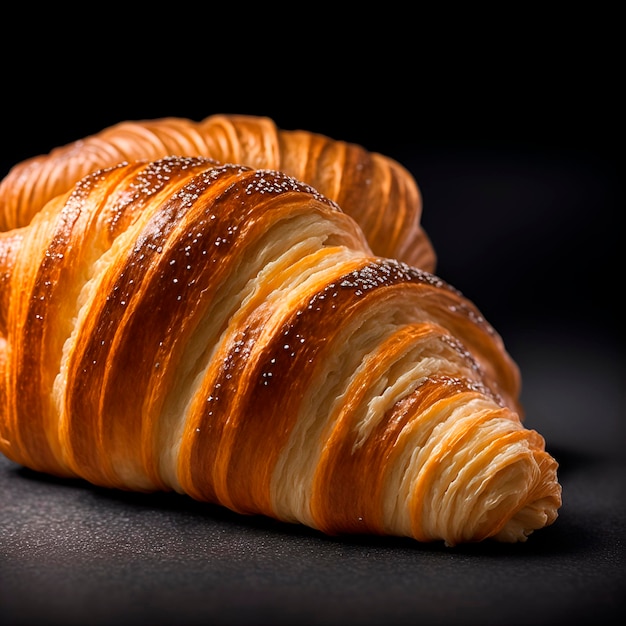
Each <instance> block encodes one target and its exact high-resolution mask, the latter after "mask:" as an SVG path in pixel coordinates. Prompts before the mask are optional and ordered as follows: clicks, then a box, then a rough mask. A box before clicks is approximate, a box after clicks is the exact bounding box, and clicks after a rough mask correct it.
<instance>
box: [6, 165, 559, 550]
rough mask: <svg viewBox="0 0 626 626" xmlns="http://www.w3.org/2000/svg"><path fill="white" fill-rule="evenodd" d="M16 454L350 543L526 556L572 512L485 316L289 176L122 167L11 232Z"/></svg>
mask: <svg viewBox="0 0 626 626" xmlns="http://www.w3.org/2000/svg"><path fill="white" fill-rule="evenodd" d="M0 277H1V281H2V284H1V291H0V411H1V414H0V451H1V452H2V453H4V454H5V455H6V456H7V457H8V458H10V459H12V460H13V461H15V462H16V463H19V464H22V465H24V466H27V467H30V468H33V469H34V470H37V471H41V472H49V473H52V474H55V475H59V476H68V477H72V476H74V477H81V478H84V479H86V480H87V481H90V482H91V483H94V484H96V485H101V486H106V487H112V488H119V489H128V490H139V491H151V490H175V491H177V492H180V493H185V494H188V495H189V496H191V497H193V498H196V499H198V500H200V501H206V502H213V503H219V504H221V505H224V506H225V507H228V508H230V509H232V510H234V511H238V512H241V513H244V514H262V515H266V516H270V517H273V518H275V519H278V520H283V521H286V522H297V523H302V524H306V525H308V526H310V527H312V528H315V529H319V530H321V531H323V532H325V533H329V534H343V533H369V534H380V535H395V536H407V537H413V538H415V539H417V540H419V541H436V540H442V541H444V542H445V543H446V544H448V545H451V546H452V545H455V544H458V543H460V542H474V541H480V540H483V539H486V538H493V539H495V540H498V541H505V542H517V541H524V540H525V539H526V538H527V536H528V535H529V534H530V533H531V532H533V531H534V530H536V529H539V528H542V527H545V526H547V525H549V524H552V523H553V522H554V520H555V519H556V517H557V514H558V509H559V507H560V505H561V488H560V485H559V483H558V480H557V474H556V470H557V463H556V461H555V460H554V458H552V456H550V455H549V454H548V453H547V452H546V451H545V446H544V440H543V438H542V437H541V436H540V435H539V434H538V433H537V432H535V431H533V430H530V429H527V428H525V427H524V426H523V424H522V422H521V420H520V417H519V410H520V406H519V402H518V396H519V386H520V376H519V372H518V368H517V366H516V365H515V363H514V362H513V360H512V359H511V357H510V356H509V354H508V353H507V351H506V350H505V348H504V345H503V342H502V340H501V337H500V336H499V335H498V334H497V333H496V332H495V330H494V329H493V328H492V327H491V326H490V325H489V324H488V322H487V321H486V320H485V319H483V317H482V316H481V314H480V312H479V310H478V309H477V308H476V307H475V306H474V305H473V304H472V303H471V302H470V301H468V300H467V299H465V298H464V297H463V296H462V295H461V294H460V293H459V292H458V291H457V290H455V289H454V288H453V287H451V286H450V285H448V284H446V283H445V282H444V281H442V280H441V279H439V278H438V277H436V276H435V275H433V274H430V273H427V272H425V271H423V270H420V269H417V268H414V267H411V266H409V265H407V264H404V263H402V262H400V261H397V260H392V259H388V258H382V257H380V256H376V255H374V254H373V253H372V251H371V249H370V247H369V245H368V242H367V240H366V238H365V236H364V235H363V232H362V230H361V229H360V228H359V227H358V225H357V223H356V222H355V220H354V219H352V218H351V217H350V216H349V215H347V214H346V213H344V212H343V211H341V210H340V209H339V207H338V206H337V205H336V203H334V202H333V201H331V200H329V199H327V198H326V197H325V196H324V195H322V194H321V193H319V192H318V191H317V190H315V189H314V188H312V187H310V186H309V185H307V184H305V183H303V182H299V181H297V180H296V179H294V178H292V177H289V176H287V175H286V174H284V173H280V172H277V171H270V170H256V169H252V168H248V167H244V166H238V165H234V164H230V165H229V164H226V165H220V164H217V163H215V162H214V161H212V160H209V159H205V158H199V157H168V158H164V159H160V160H157V161H154V162H133V163H120V164H118V165H117V166H114V167H111V168H107V169H104V170H100V171H97V172H94V173H92V174H90V175H88V176H86V177H85V178H84V179H81V180H80V181H79V182H78V183H77V184H76V185H75V186H74V187H73V189H72V190H70V191H68V192H67V193H64V194H61V195H59V196H57V197H55V198H53V199H52V200H51V201H50V202H49V203H48V204H47V205H46V206H45V207H44V208H43V209H42V210H41V211H39V212H37V213H36V214H35V215H34V217H33V219H32V221H31V222H30V224H29V225H27V226H24V227H22V228H18V229H13V230H10V231H7V232H5V233H2V234H0Z"/></svg>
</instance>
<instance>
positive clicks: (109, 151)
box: [0, 115, 436, 272]
mask: <svg viewBox="0 0 626 626" xmlns="http://www.w3.org/2000/svg"><path fill="white" fill-rule="evenodd" d="M173 155H178V156H206V157H210V158H213V159H215V160H217V161H220V162H222V163H228V162H233V163H237V164H243V165H248V166H250V167H253V168H256V169H263V168H266V169H277V170H280V171H282V172H285V173H286V174H289V175H290V176H293V177H295V178H297V179H298V180H302V181H304V182H306V183H308V184H310V185H311V186H313V187H315V189H317V190H318V191H319V192H320V193H323V194H324V195H326V196H327V197H328V198H330V199H331V200H334V201H336V202H337V203H338V204H339V205H340V206H341V208H342V209H343V210H344V211H345V212H346V213H348V214H350V215H351V216H352V217H353V218H354V219H356V221H357V222H358V224H359V225H360V226H361V229H362V230H363V231H364V232H365V235H366V237H367V238H368V240H369V242H370V245H371V247H372V249H373V250H374V251H375V252H376V254H379V255H381V256H387V257H392V258H397V259H400V260H402V261H405V262H407V263H410V264H412V265H416V266H417V267H420V268H423V269H425V270H427V271H431V272H432V271H434V268H435V262H436V257H435V253H434V250H433V247H432V245H431V242H430V240H429V238H428V236H427V235H426V233H425V232H424V230H423V229H422V227H421V225H420V217H421V213H422V199H421V195H420V192H419V188H418V186H417V184H416V182H415V180H414V178H413V176H412V175H411V174H410V173H409V172H408V170H406V168H404V167H403V166H402V165H400V164H399V163H398V162H397V161H395V160H393V159H390V158H389V157H386V156H383V155H381V154H378V153H375V152H369V151H367V150H365V149H364V148H362V147H361V146H359V145H356V144H353V143H347V142H344V141H335V140H332V139H330V138H329V137H326V136H324V135H321V134H318V133H312V132H308V131H302V130H298V131H287V130H280V129H278V128H277V126H276V124H275V123H274V122H273V121H272V120H271V119H269V118H266V117H257V116H252V115H212V116H209V117H207V118H205V119H204V120H202V121H201V122H194V121H192V120H188V119H184V118H175V117H170V118H162V119H156V120H145V121H126V122H121V123H119V124H116V125H114V126H111V127H109V128H106V129H104V130H102V131H101V132H99V133H97V134H95V135H92V136H89V137H87V138H85V139H81V140H78V141H75V142H73V143H70V144H67V145H65V146H61V147H58V148H55V149H54V150H53V151H52V152H51V153H50V154H47V155H40V156H36V157H33V158H31V159H27V160H25V161H22V162H21V163H18V164H17V165H15V166H14V167H13V168H12V170H11V171H10V172H9V173H8V175H7V176H6V177H5V178H4V180H2V182H0V231H4V230H10V229H12V228H16V227H19V226H25V225H26V224H28V223H29V222H30V220H31V219H32V217H33V215H34V214H35V213H37V212H38V211H39V210H40V209H41V208H42V207H43V206H44V204H45V203H46V202H47V201H48V200H50V199H51V198H53V197H54V196H56V195H58V194H59V193H63V192H65V191H68V190H69V189H70V188H71V187H72V186H73V185H74V184H75V183H76V182H77V181H78V180H79V179H80V178H82V177H83V176H84V175H86V174H88V173H89V172H91V171H94V170H97V169H100V168H103V167H109V166H112V165H116V164H117V163H120V162H122V161H133V160H139V159H142V160H155V159H159V158H162V157H165V156H173Z"/></svg>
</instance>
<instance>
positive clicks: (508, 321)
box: [0, 7, 626, 624]
mask: <svg viewBox="0 0 626 626" xmlns="http://www.w3.org/2000/svg"><path fill="white" fill-rule="evenodd" d="M101 13H102V10H100V11H98V12H97V17H93V18H91V19H90V21H89V25H87V24H83V25H82V26H80V27H76V28H62V29H61V22H64V19H63V18H61V17H59V16H58V15H56V16H41V15H39V21H38V23H39V27H38V29H37V32H28V31H27V29H26V31H25V32H24V35H23V36H22V37H17V38H15V40H14V41H13V43H12V44H11V47H10V48H8V49H7V50H6V51H5V59H6V63H5V71H4V80H3V85H2V91H3V94H2V100H3V105H2V106H3V108H2V114H3V117H4V133H3V138H2V146H1V148H0V166H1V171H0V174H1V175H3V174H5V173H6V172H7V171H8V169H9V168H10V167H11V165H13V164H14V163H16V162H18V161H20V160H21V159H24V158H27V157H29V156H33V155H35V154H40V153H45V152H48V151H49V150H50V149H52V148H53V147H55V146H57V145H62V144H65V143H67V142H69V141H73V140H75V139H79V138H81V137H84V136H86V135H89V134H91V133H95V132H98V131H99V130H101V129H102V128H104V127H106V126H109V125H112V124H114V123H117V122H119V121H123V120H127V119H146V118H155V117H164V116H179V117H188V118H191V119H196V120H199V119H202V118H203V117H205V116H207V115H210V114H213V113H245V114H253V115H266V116H269V117H271V118H273V119H274V120H275V122H276V123H277V125H278V126H279V127H282V128H285V129H296V128H302V129H306V130H310V131H315V132H320V133H323V134H326V135H328V136H330V137H333V138H335V139H343V140H346V141H352V142H355V143H359V144H361V145H363V146H364V147H366V148H368V149H370V150H373V151H377V152H382V153H384V154H387V155H388V156H391V157H393V158H395V159H396V160H398V161H400V162H401V163H403V164H404V165H405V166H406V167H407V168H408V169H409V170H410V171H411V172H412V173H413V174H414V176H415V178H416V180H417V182H418V184H419V186H420V190H421V192H422V196H423V202H424V213H423V219H422V222H423V224H424V226H425V228H426V230H427V232H428V233H429V235H430V237H431V239H432V241H433V244H434V246H435V249H436V251H437V254H438V266H437V273H438V274H439V275H440V276H441V277H442V278H444V279H445V280H447V281H448V282H450V283H452V284H453V285H455V286H456V287H457V288H459V289H461V291H463V292H464V293H465V295H467V296H468V297H469V298H470V299H472V300H473V301H474V302H475V303H476V304H477V305H478V306H479V308H480V309H481V310H482V312H483V314H484V315H485V317H486V318H487V319H488V320H489V321H490V322H491V323H492V324H493V325H494V326H495V328H496V329H497V330H498V331H499V332H500V334H501V335H502V336H503V337H504V340H505V343H506V344H507V346H508V348H509V350H510V351H511V353H512V354H513V356H514V357H515V358H516V360H517V361H518V363H519V364H520V367H521V370H522V376H523V381H524V388H523V400H524V403H525V407H526V412H527V417H526V419H527V424H528V425H529V426H530V427H533V428H536V429H537V430H538V431H539V432H541V433H542V434H543V435H544V436H545V438H546V441H547V447H548V449H549V450H550V451H551V452H552V453H553V454H554V456H555V457H556V458H557V460H559V462H560V464H561V474H560V476H561V482H562V484H563V487H564V506H563V509H562V511H561V515H560V517H559V519H558V520H557V523H556V524H555V525H554V526H553V527H550V528H548V529H544V530H542V531H539V532H537V533H536V534H534V535H533V536H532V537H531V538H530V539H529V541H528V542H527V543H526V544H523V545H518V546H513V547H511V546H500V545H492V544H487V545H479V546H469V547H460V548H458V549H455V550H448V549H445V548H443V547H442V546H419V545H418V546H416V545H414V544H413V543H412V542H405V541H404V540H394V539H392V540H390V541H387V540H380V539H368V538H358V539H348V540H341V539H340V540H338V539H335V538H326V537H322V536H319V535H318V534H317V533H315V532H309V531H308V530H307V529H300V528H291V527H288V528H285V527H283V526H281V525H276V524H273V523H272V522H268V521H267V520H256V519H251V520H249V519H241V518H239V517H237V516H234V515H230V514H229V513H228V512H225V511H221V510H216V509H214V508H211V507H209V508H208V509H207V508H205V507H202V506H198V505H197V504H195V503H191V502H187V501H186V500H185V499H182V501H181V499H180V498H177V497H171V496H132V495H123V494H111V493H106V492H102V491H100V490H94V489H91V488H90V487H89V486H86V485H81V484H78V485H77V484H75V483H65V482H63V481H55V480H49V479H47V478H45V477H41V476H37V475H34V474H32V473H30V472H28V471H25V470H22V469H20V468H17V467H15V466H13V465H12V464H10V463H6V462H5V461H2V463H1V464H0V499H1V500H0V502H1V504H0V621H2V623H6V624H18V623H19V624H21V623H23V624H26V623H28V624H35V623H39V624H53V623H65V624H69V623H84V622H85V621H87V622H89V623H94V624H95V623H102V624H108V623H113V622H115V623H134V624H144V623H155V624H156V623H162V624H170V623H172V624H173V623H181V624H187V623H189V624H191V623H216V624H217V623H224V624H244V623H245V624H247V623H255V624H256V623H292V622H293V621H294V620H295V621H298V622H300V623H319V624H335V623H337V624H339V623H344V624H349V623H350V624H370V623H372V624H374V623H380V622H381V621H382V622H386V623H403V624H405V623H406V624H410V623H415V624H418V623H419V624H474V623H476V624H491V623H493V624H502V623H507V624H573V623H583V624H585V623H592V621H591V620H594V622H593V623H596V620H597V623H603V624H608V623H617V621H619V620H621V618H623V617H624V601H623V593H624V592H625V591H626V585H625V576H624V571H625V570H624V564H625V563H624V541H625V539H626V532H625V527H626V526H625V522H624V515H625V514H626V510H625V497H624V496H625V495H626V494H625V480H624V479H625V466H624V454H623V447H624V443H626V429H625V427H624V419H626V415H625V405H624V391H623V390H624V383H625V382H626V379H625V377H624V373H625V369H624V358H623V357H624V351H623V332H622V321H623V313H622V311H623V304H622V299H623V296H622V287H623V273H622V267H623V252H622V239H623V226H622V224H623V216H624V187H623V171H624V170H623V160H622V156H621V155H622V149H623V141H624V133H623V119H622V117H621V116H622V113H621V112H622V110H623V104H624V102H623V98H622V96H621V93H620V89H619V87H620V84H621V83H622V82H623V67H622V64H621V62H620V60H619V58H620V57H619V54H618V53H619V52H620V51H621V48H622V46H621V45H619V40H618V33H617V28H616V24H617V22H616V19H617V18H616V16H615V15H612V14H610V13H601V12H600V11H599V10H598V11H596V12H594V13H593V14H590V13H589V12H587V13H585V14H582V13H581V14H576V15H571V14H569V15H561V14H560V15H554V16H547V15H545V14H544V13H542V14H540V15H532V16H529V15H525V16H520V15H518V14H512V15H506V16H505V15H501V14H497V15H494V14H489V15H488V14H485V15H472V16H470V15H465V14H459V13H458V10H457V12H456V13H454V12H452V10H450V14H446V15H442V16H438V17H437V19H433V18H427V17H426V16H424V15H421V14H420V15H417V17H416V16H415V15H414V16H409V14H408V13H407V12H406V11H400V10H391V8H389V9H388V11H384V10H381V9H380V7H379V8H378V9H377V11H376V12H375V13H374V14H372V15H370V16H369V18H370V19H369V20H368V21H367V22H366V23H363V21H362V20H363V16H361V15H356V14H352V13H349V14H348V15H347V19H345V20H344V21H338V20H337V18H336V16H335V15H334V14H333V15H332V16H331V15H330V14H323V15H322V14H321V12H320V13H318V14H317V16H316V19H315V20H313V18H312V16H311V15H309V14H307V13H306V12H305V13H303V14H301V15H299V16H297V17H296V16H295V15H289V14H282V15H281V17H282V18H283V19H280V20H279V19H278V16H277V15H274V14H273V13H271V12H270V10H269V9H263V10H261V11H259V12H258V13H257V14H256V15H253V14H251V12H250V11H249V10H248V9H246V10H245V11H244V10H243V9H242V10H241V15H239V11H237V12H232V11H231V12H229V13H228V14H227V15H220V16H218V15H217V14H215V15H203V16H202V17H200V16H199V15H197V14H195V13H194V14H191V12H190V11H189V12H187V13H184V15H185V18H184V19H179V20H176V23H175V24H172V23H170V15H169V14H167V15H160V16H157V17H158V18H159V19H158V21H156V18H155V16H154V15H152V16H151V17H152V18H155V21H154V22H152V21H150V20H147V19H146V20H145V22H144V20H142V19H137V20H132V21H131V20H130V19H129V18H128V17H127V16H124V17H122V16H121V15H118V14H116V16H115V17H114V19H113V20H111V22H110V23H109V21H108V20H105V22H104V24H102V28H101V29H100V30H98V32H97V33H96V29H95V26H94V25H95V24H97V23H99V20H100V18H101ZM235 13H237V14H235ZM182 14H183V9H182V8H181V10H180V11H179V13H178V14H177V17H179V18H180V17H181V15H182ZM46 17H50V20H51V22H50V24H49V25H47V23H46ZM261 17H264V18H265V20H264V21H263V22H261V21H260V20H261ZM470 17H471V18H473V19H471V20H470ZM285 18H286V19H285ZM320 18H321V19H320ZM309 23H311V25H310V27H309V28H307V24H309ZM138 29H139V30H140V32H142V33H143V35H144V36H143V37H141V39H140V40H139V39H137V32H138Z"/></svg>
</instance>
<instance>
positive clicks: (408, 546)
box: [11, 452, 597, 560]
mask: <svg viewBox="0 0 626 626" xmlns="http://www.w3.org/2000/svg"><path fill="white" fill-rule="evenodd" d="M567 455H568V453H567V452H566V453H565V454H564V455H559V456H567ZM572 458H575V463H576V465H577V466H578V467H580V468H581V469H582V470H584V466H585V464H586V463H589V464H594V463H596V462H597V461H596V460H594V459H581V458H580V457H579V456H578V455H577V454H573V455H572ZM566 465H567V464H566ZM11 471H12V473H14V474H15V475H16V477H18V478H19V479H20V480H26V481H32V482H34V483H41V484H48V485H53V486H55V487H56V488H59V489H63V490H72V491H73V492H74V494H72V495H74V496H76V498H74V499H77V498H78V499H80V500H81V502H82V503H83V504H84V503H85V502H86V504H87V507H93V511H92V515H93V517H94V519H97V518H98V515H99V511H101V510H102V509H103V508H106V509H107V515H110V514H112V515H113V516H115V517H116V518H118V519H119V518H123V519H125V522H124V523H125V524H126V525H127V526H128V527H129V528H130V527H131V526H134V525H135V524H140V523H143V522H142V521H141V520H142V519H143V516H142V511H151V512H152V513H154V514H155V515H156V516H157V517H158V520H157V522H156V523H158V524H159V529H160V531H162V532H163V531H164V530H166V529H167V528H168V527H170V528H171V527H176V526H177V525H179V524H180V522H181V520H182V519H184V520H185V524H186V525H189V524H194V525H195V528H196V529H203V530H202V532H204V531H205V530H206V532H207V533H212V534H216V533H217V534H219V535H220V536H221V537H222V538H223V537H224V534H223V533H224V530H225V529H226V530H227V533H226V534H228V535H229V536H230V537H233V538H236V536H237V533H242V532H245V533H246V535H245V536H246V541H251V540H253V539H254V538H255V537H256V538H258V537H261V538H262V539H267V538H268V536H270V537H271V538H272V540H273V541H279V542H281V546H282V548H281V549H282V550H283V551H286V552H288V551H289V548H288V547H287V546H286V545H285V542H288V541H290V540H294V541H295V542H296V543H294V549H298V550H299V549H300V544H299V543H298V542H299V541H300V540H301V539H306V540H307V541H312V542H314V543H315V549H316V550H318V549H320V548H321V547H322V546H324V545H339V546H340V547H341V548H342V549H346V550H351V549H355V550H366V551H368V553H369V552H371V551H372V550H373V551H382V552H386V553H389V551H391V552H393V551H394V550H401V551H405V550H410V551H413V552H418V553H419V552H425V553H430V554H438V553H440V554H446V555H451V554H456V555H459V556H463V555H465V556H470V557H483V558H484V557H490V558H493V559H496V560H498V559H505V560H506V559H510V558H514V557H516V558H519V559H525V558H527V557H532V556H533V555H534V556H542V557H546V558H550V556H551V555H555V554H561V555H564V554H569V555H575V554H577V553H581V554H584V553H589V552H593V550H594V538H593V537H590V536H589V533H587V532H585V531H584V530H583V524H582V523H580V524H578V523H577V522H576V521H575V520H571V519H561V518H559V519H557V521H556V522H555V523H554V524H552V525H551V526H549V527H547V528H544V529H542V530H541V532H535V533H533V534H531V535H530V537H529V539H528V541H526V542H523V543H504V544H503V543H501V542H497V541H492V540H486V541H479V542H471V543H461V544H457V545H455V546H452V547H451V546H446V545H445V544H444V542H443V541H439V540H437V541H431V542H416V541H415V540H414V539H413V538H411V537H397V536H390V535H358V534H340V535H329V534H327V533H324V532H321V531H318V530H315V529H313V528H310V527H308V526H305V525H302V524H292V523H286V522H281V521H279V520H276V519H272V518H269V517H266V516H264V515H241V514H240V513H237V512H234V511H231V510H229V509H227V508H225V507H223V506H220V505H217V504H211V503H206V502H200V501H197V500H194V499H193V498H189V497H188V496H186V495H184V494H179V493H174V492H155V493H138V492H134V491H124V490H118V489H108V488H102V487H97V486H95V485H93V484H91V483H89V482H87V481H85V480H83V479H76V478H59V477H56V476H52V475H50V474H46V473H42V472H37V471H34V470H31V469H29V468H26V467H15V468H13V469H12V470H11ZM565 485H566V488H567V481H565ZM84 496H92V498H93V499H91V500H85V498H84ZM111 505H114V508H113V509H111ZM163 514H165V515H163ZM116 532H119V529H118V530H117V531H116ZM596 540H597V538H596Z"/></svg>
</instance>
